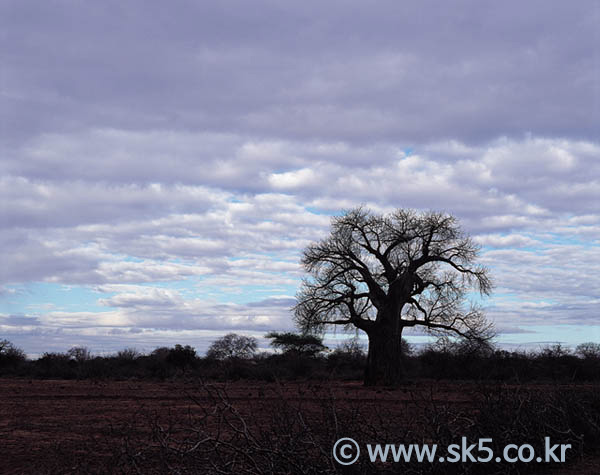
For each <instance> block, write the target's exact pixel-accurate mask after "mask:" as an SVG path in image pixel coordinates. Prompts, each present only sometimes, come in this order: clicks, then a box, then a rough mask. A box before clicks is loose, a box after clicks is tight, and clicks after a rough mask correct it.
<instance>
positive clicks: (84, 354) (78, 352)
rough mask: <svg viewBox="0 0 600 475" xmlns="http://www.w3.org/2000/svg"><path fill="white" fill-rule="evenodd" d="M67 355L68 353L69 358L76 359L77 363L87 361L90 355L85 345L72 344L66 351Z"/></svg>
mask: <svg viewBox="0 0 600 475" xmlns="http://www.w3.org/2000/svg"><path fill="white" fill-rule="evenodd" d="M67 355H69V358H71V359H73V360H75V361H77V362H78V363H83V362H85V361H88V360H89V359H90V358H91V357H92V355H91V353H90V350H89V349H88V348H86V347H85V346H74V347H73V348H71V349H70V350H69V351H67Z"/></svg>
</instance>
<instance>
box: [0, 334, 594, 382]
mask: <svg viewBox="0 0 600 475" xmlns="http://www.w3.org/2000/svg"><path fill="white" fill-rule="evenodd" d="M268 337H269V338H272V339H273V342H272V345H273V346H274V347H275V348H277V349H279V350H280V352H278V353H264V352H263V353H259V352H257V351H256V348H257V347H256V341H255V340H254V339H253V338H251V337H244V336H238V335H235V334H229V335H226V336H225V337H223V338H221V339H219V340H217V341H215V342H214V343H213V345H212V346H211V348H210V349H209V351H208V353H207V355H206V356H204V357H201V356H199V355H198V354H197V353H196V350H195V349H194V348H193V347H191V346H182V345H175V346H174V347H160V348H156V349H155V350H154V351H152V352H151V353H150V354H143V353H140V352H139V351H137V350H136V349H131V348H129V349H124V350H122V351H119V352H118V353H116V354H114V355H109V356H95V355H92V354H91V353H90V351H89V350H88V349H87V348H85V347H74V348H71V349H70V350H69V351H67V352H66V353H44V354H43V355H42V356H41V357H40V358H38V359H28V358H27V357H26V355H25V353H24V352H23V351H22V350H20V349H19V348H17V347H15V346H14V345H13V344H12V343H10V342H9V341H7V340H0V376H9V377H27V378H59V379H126V378H154V379H165V378H173V377H179V376H186V377H188V376H189V377H194V376H196V377H202V378H205V379H213V380H236V379H254V380H263V381H274V380H277V379H304V378H306V379H341V380H357V379H362V377H363V371H364V367H365V363H366V358H367V356H366V354H365V352H364V351H363V349H362V348H361V346H360V345H359V344H358V343H357V342H356V340H351V341H350V342H348V343H346V344H344V345H342V346H341V347H339V348H337V349H336V350H334V351H326V347H325V346H323V345H322V341H321V340H320V339H319V338H315V337H313V336H310V337H307V338H306V339H304V340H303V339H302V338H303V337H302V336H299V335H294V334H291V333H271V334H269V335H268ZM403 348H404V359H403V365H404V368H403V370H404V374H405V377H406V380H408V381H410V380H416V379H421V378H426V379H436V380H482V381H483V380H488V381H506V382H516V383H519V382H528V381H558V382H582V381H598V380H600V344H597V343H584V344H582V345H579V346H578V347H577V348H576V349H575V350H573V351H572V350H569V349H567V348H565V347H562V346H561V345H554V346H549V347H546V348H543V349H541V350H540V351H536V352H523V351H505V350H500V349H497V348H494V347H493V346H491V345H489V344H472V343H468V342H448V341H446V342H442V343H439V342H438V343H437V344H432V345H430V346H427V347H425V348H424V349H422V350H420V351H418V352H417V351H414V350H413V348H412V347H411V346H410V345H409V344H408V343H406V342H404V344H403Z"/></svg>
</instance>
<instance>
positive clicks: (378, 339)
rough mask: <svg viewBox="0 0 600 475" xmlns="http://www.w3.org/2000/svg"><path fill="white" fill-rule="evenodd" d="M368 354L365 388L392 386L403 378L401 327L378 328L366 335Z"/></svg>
mask: <svg viewBox="0 0 600 475" xmlns="http://www.w3.org/2000/svg"><path fill="white" fill-rule="evenodd" d="M368 336H369V353H368V356H367V367H366V369H365V386H375V385H380V384H382V385H386V386H394V385H396V384H398V383H400V381H401V380H402V378H403V376H404V371H403V366H402V352H401V342H402V327H397V328H392V327H391V326H389V325H385V326H378V327H377V328H374V329H373V330H371V331H370V332H369V333H368Z"/></svg>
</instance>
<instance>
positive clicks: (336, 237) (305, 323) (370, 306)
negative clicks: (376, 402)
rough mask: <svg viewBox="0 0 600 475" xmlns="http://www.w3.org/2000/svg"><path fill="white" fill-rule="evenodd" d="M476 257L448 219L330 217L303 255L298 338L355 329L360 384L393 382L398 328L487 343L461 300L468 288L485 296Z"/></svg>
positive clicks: (485, 278)
mask: <svg viewBox="0 0 600 475" xmlns="http://www.w3.org/2000/svg"><path fill="white" fill-rule="evenodd" d="M478 251H479V246H478V245H477V244H476V243H474V242H473V240H472V239H471V238H470V237H468V236H466V235H465V234H464V233H463V231H462V230H461V228H460V226H459V225H458V222H457V220H456V218H454V217H453V216H451V215H448V214H444V213H435V212H426V213H419V212H416V211H413V210H406V209H399V210H397V211H395V212H394V213H391V214H389V215H380V214H376V213H373V212H371V211H370V210H368V209H365V208H362V207H361V208H357V209H353V210H351V211H348V212H346V213H345V214H344V215H342V216H339V217H335V218H333V219H332V225H331V233H330V235H329V237H327V238H326V239H323V240H322V241H320V242H317V243H314V244H311V245H309V246H308V247H307V248H306V250H305V251H304V255H303V258H302V264H303V265H304V268H305V269H306V271H307V272H308V274H309V277H308V278H306V279H305V280H304V281H303V283H302V286H301V288H300V290H299V292H298V294H297V305H296V306H295V308H294V312H295V319H296V323H297V325H298V326H299V327H300V328H301V329H302V330H303V331H306V332H310V331H323V330H324V329H325V328H326V327H327V326H330V325H342V326H345V327H347V328H358V329H360V330H363V331H364V332H366V333H367V335H368V338H369V352H368V359H367V368H366V371H365V384H367V385H374V384H395V383H397V382H398V381H399V380H400V379H401V377H402V361H401V338H402V331H403V330H404V328H407V327H422V328H423V329H425V330H426V331H428V332H430V333H444V334H448V333H449V334H454V335H456V336H458V337H463V338H468V339H475V340H477V339H479V340H485V339H489V338H490V337H491V325H490V324H489V323H488V322H487V321H486V319H485V317H484V315H483V313H482V312H481V310H480V308H479V307H478V305H476V304H473V303H471V302H470V301H469V300H468V298H467V297H468V293H469V292H471V291H473V290H477V291H479V292H480V293H481V294H485V295H488V294H489V293H490V291H491V282H490V278H489V275H488V271H487V269H486V268H485V267H483V266H481V265H478V264H477V262H476V261H477V258H478Z"/></svg>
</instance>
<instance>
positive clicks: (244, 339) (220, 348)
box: [206, 333, 258, 360]
mask: <svg viewBox="0 0 600 475" xmlns="http://www.w3.org/2000/svg"><path fill="white" fill-rule="evenodd" d="M257 348H258V343H257V342H256V338H254V337H251V336H243V335H237V334H236V333H229V334H227V335H225V336H224V337H221V338H219V339H218V340H215V341H214V342H213V343H212V344H211V345H210V347H209V349H208V351H207V352H206V356H207V358H211V359H216V360H226V359H232V358H240V359H247V358H251V357H252V355H254V353H255V352H256V349H257Z"/></svg>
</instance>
